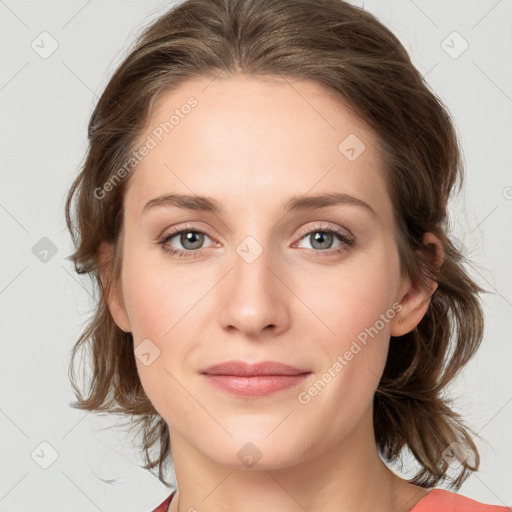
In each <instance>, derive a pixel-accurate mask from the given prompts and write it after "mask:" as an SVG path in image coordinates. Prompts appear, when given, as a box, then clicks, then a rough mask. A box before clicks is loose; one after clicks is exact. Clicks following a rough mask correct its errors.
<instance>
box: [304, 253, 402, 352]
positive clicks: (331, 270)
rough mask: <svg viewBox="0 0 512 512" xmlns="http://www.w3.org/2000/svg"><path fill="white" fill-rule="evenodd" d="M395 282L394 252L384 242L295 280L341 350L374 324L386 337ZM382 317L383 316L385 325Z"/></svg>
mask: <svg viewBox="0 0 512 512" xmlns="http://www.w3.org/2000/svg"><path fill="white" fill-rule="evenodd" d="M305 274H306V275H307V273H305ZM398 282H399V266H398V255H397V253H396V251H395V250H394V248H393V247H388V246H386V244H384V243H376V244H374V246H373V248H372V250H371V251H367V252H360V253H358V254H357V255H354V257H351V258H347V260H346V261H345V262H343V263H341V264H340V265H339V266H338V267H325V268H323V269H321V270H318V271H317V272H315V273H312V275H311V274H310V275H309V276H308V277H307V278H306V279H302V280H301V281H300V284H299V281H297V285H298V286H300V292H299V294H300V296H301V297H304V300H305V302H306V303H307V304H308V306H310V307H311V309H312V310H313V311H314V312H315V313H316V315H317V316H318V318H319V319H320V321H321V323H322V324H323V329H324V328H325V329H324V330H325V332H326V335H329V336H330V338H331V340H333V339H335V340H337V341H336V342H335V343H334V345H336V348H337V349H342V348H343V347H344V346H346V344H347V343H348V344H350V342H351V340H353V339H356V338H357V337H358V335H359V334H360V333H364V332H367V331H365V329H370V328H372V327H373V326H375V324H377V326H376V327H377V329H378V330H379V335H380V338H383V339H385V338H386V336H387V335H388V333H389V320H391V319H392V318H393V317H394V315H395V314H396V311H395V309H396V308H393V304H394V300H395V290H396V288H397V286H398ZM381 315H384V317H385V318H384V322H382V316H381ZM327 328H328V329H327ZM380 331H382V332H380ZM372 332H374V331H373V329H372ZM329 336H327V337H326V339H329ZM361 338H364V334H363V335H362V336H361ZM331 344H332V341H331Z"/></svg>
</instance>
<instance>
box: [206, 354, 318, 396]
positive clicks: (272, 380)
mask: <svg viewBox="0 0 512 512" xmlns="http://www.w3.org/2000/svg"><path fill="white" fill-rule="evenodd" d="M201 374H203V375H204V376H205V377H206V378H207V380H208V382H210V383H211V384H212V385H214V386H216V387H217V388H220V389H222V390H224V391H228V392H230V393H232V394H235V395H239V396H245V397H248V396H251V397H258V396H266V395H270V394H272V393H277V392H278V391H282V390H285V389H288V388H291V387H295V386H297V385H299V384H300V383H301V382H302V381H303V380H304V379H305V378H306V377H307V376H308V375H309V374H311V371H309V370H303V369H299V368H295V367H293V366H290V365H287V364H283V363H278V362H275V361H263V362H261V363H252V364H251V363H246V362H244V361H226V362H224V363H220V364H216V365H213V366H209V367H208V368H206V369H204V370H202V371H201Z"/></svg>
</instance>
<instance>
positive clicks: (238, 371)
mask: <svg viewBox="0 0 512 512" xmlns="http://www.w3.org/2000/svg"><path fill="white" fill-rule="evenodd" d="M201 373H205V374H207V375H231V376H238V377H255V376H269V375H280V376H283V375H284V376H288V375H301V374H303V373H310V370H303V369H299V368H295V367H294V366H290V365H288V364H284V363H278V362H277V361H262V362H260V363H246V362H245V361H238V360H231V361H225V362H223V363H219V364H215V365H213V366H209V367H208V368H205V369H203V370H201Z"/></svg>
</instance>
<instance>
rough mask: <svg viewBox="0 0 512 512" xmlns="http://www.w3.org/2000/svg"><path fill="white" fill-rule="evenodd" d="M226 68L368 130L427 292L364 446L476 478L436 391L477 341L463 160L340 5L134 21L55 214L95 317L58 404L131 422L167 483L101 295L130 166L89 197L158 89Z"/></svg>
mask: <svg viewBox="0 0 512 512" xmlns="http://www.w3.org/2000/svg"><path fill="white" fill-rule="evenodd" d="M237 73H245V74H248V75H250V76H253V77H255V78H256V77H263V76H276V77H281V78H286V79H296V80H313V81H315V82H316V83H318V84H321V85H323V86H324V88H325V89H326V90H327V91H329V92H332V93H333V95H334V96H335V97H336V98H339V100H340V101H342V102H343V103H344V104H345V105H347V106H348V107H349V108H350V109H352V110H353V111H354V112H355V113H356V115H358V116H359V117H360V118H361V119H362V120H364V121H365V122H366V123H367V125H368V126H369V127H371V128H372V130H373V131H374V132H375V134H376V135H377V138H378V143H379V145H380V149H381V155H382V165H383V171H384V172H383V177H384V179H385V181H386V187H387V190H388V193H389V195H390V198H391V200H392V203H393V206H394V212H393V213H394V219H395V223H396V244H397V247H398V251H399V256H400V268H401V272H402V274H403V275H407V276H409V277H410V278H411V280H412V281H413V282H414V283H418V284H419V285H420V286H422V287H423V288H424V289H428V280H429V279H434V280H435V281H437V283H438V289H437V290H436V293H435V295H434V296H433V297H432V298H431V303H430V305H429V308H428V311H427V313H426V314H425V316H424V317H423V319H422V320H421V322H420V323H419V324H418V325H417V326H416V327H415V328H414V329H413V330H412V331H411V332H409V333H407V334H405V335H403V336H400V337H399V338H394V337H391V341H390V348H389V354H388V359H387V362H386V366H385V369H384V373H383V376H382V379H381V381H380V383H379V385H378V388H377V391H376V393H375V396H374V429H375V436H376V442H377V446H378V449H379V452H380V453H381V456H383V457H384V458H385V459H386V460H387V461H389V462H393V461H395V460H397V459H398V458H399V457H400V455H401V453H402V450H403V449H404V448H408V449H409V450H410V451H411V452H412V454H413V455H414V457H415V458H416V460H417V461H418V463H419V466H420V470H419V471H418V473H417V474H416V475H415V476H414V477H413V478H412V479H411V480H409V482H410V483H413V484H415V485H419V486H422V487H432V486H435V485H436V484H438V483H439V482H442V481H444V480H447V479H448V469H449V465H448V463H447V462H446V460H445V459H444V458H443V452H444V451H445V450H446V449H447V448H448V447H449V446H450V445H451V444H452V443H454V442H459V443H463V444H464V445H465V446H466V447H467V449H468V457H467V459H465V460H463V461H460V462H461V469H460V472H459V473H458V475H457V476H456V477H454V478H453V479H452V481H451V482H450V486H451V487H452V488H456V489H458V488H459V487H460V486H461V485H462V483H463V482H464V481H465V479H466V478H467V477H468V476H469V474H470V472H471V471H476V470H477V469H478V467H479V454H478V450H477V448H476V446H475V444H474V442H473V440H472V435H471V434H472V431H471V430H470V429H469V428H468V427H467V426H466V425H464V423H463V421H462V419H461V418H460V416H459V415H458V414H457V413H456V412H454V411H453V410H452V409H451V408H450V406H449V404H448V403H447V401H446V399H445V398H444V397H443V392H444V390H445V388H446V387H447V385H448V384H449V383H450V382H452V381H453V379H454V378H455V377H456V376H457V374H458V373H459V372H460V370H461V369H462V368H463V367H464V365H465V364H466V363H467V362H468V361H469V360H470V359H471V358H472V357H473V356H474V354H475V353H476V351H477V349H478V347H479V345H480V342H481V339H482V336H483V312H482V309H481V305H480V299H479V296H478V294H479V293H481V292H483V291H485V290H483V289H481V288H480V287H479V286H477V285H476V284H475V282H473V281H472V279H471V278H470V276H468V274H467V273H466V272H465V270H464V267H463V263H464V261H465V259H464V256H463V255H462V254H461V253H460V252H459V251H458V250H457V248H456V247H454V245H453V244H452V243H451V242H450V239H449V237H448V235H447V225H446V223H447V211H446V208H447V203H448V199H449V197H450V194H451V193H453V192H454V190H455V188H456V186H457V185H458V187H459V189H460V187H461V186H462V181H463V168H462V164H461V151H460V148H459V143H458V139H457V136H456V132H455V129H454V126H453V123H452V120H451V117H450V115H449V113H448V111H447V109H446V108H445V107H444V105H443V104H442V102H441V101H440V100H439V99H438V98H437V96H436V95H435V94H434V93H433V92H432V91H431V90H430V88H429V87H428V84H427V83H426V82H425V81H424V79H423V77H422V76H421V74H420V73H419V72H418V70H417V69H416V68H415V67H414V66H413V64H412V62H411V60H410V58H409V56H408V54H407V52H406V50H405V49H404V47H403V46H402V44H401V43H400V42H399V40H398V39H397V37H396V36H395V35H393V34H392V33H391V32H390V31H389V30H388V29H387V28H386V27H385V26H384V25H383V24H381V23H380V22H379V21H378V20H377V19H376V18H375V17H374V16H373V15H371V14H370V13H368V12H366V11H364V10H363V9H362V8H359V7H355V6H353V5H350V4H348V3H346V2H343V1H342V0H315V1H312V0H187V1H185V2H182V3H181V4H179V5H177V6H175V7H173V8H172V9H170V10H169V11H167V12H166V13H165V14H164V15H162V16H161V17H160V18H158V19H157V20H156V21H155V22H154V23H152V24H151V25H150V26H149V27H147V28H146V29H145V30H144V31H143V33H142V34H141V35H140V37H139V38H138V39H137V41H136V42H135V44H134V45H133V47H132V48H131V49H130V52H129V54H128V56H127V57H126V58H125V60H124V61H123V62H122V63H121V64H120V66H119V67H118V68H117V70H116V71H115V73H114V74H113V76H112V78H111V80H110V81H109V83H108V85H107V86H106V88H105V90H104V92H103V94H102V95H101V97H100V99H99V101H98V103H97V105H96V107H95V109H94V112H93V113H92V116H91V118H90V122H89V127H88V137H89V147H88V152H87V155H86V159H85V162H84V164H83V166H82V169H81V171H80V173H79V175H78V176H77V177H76V179H75V180H74V182H73V184H72V186H71V188H70V190H69V192H68V196H67V199H66V205H65V210H66V222H67V226H68V229H69V231H70V233H71V236H72V238H73V242H74V245H75V248H76V250H75V252H74V253H73V254H72V255H71V256H70V257H69V258H68V259H70V260H71V261H73V263H74V265H75V268H76V271H77V272H78V273H79V274H83V273H86V274H89V275H90V276H91V278H92V279H93V282H94V283H95V284H96V285H97V286H98V289H99V292H100V296H99V300H98V304H97V307H96V309H95V312H94V316H93V317H92V319H91V321H90V322H89V324H88V325H87V328H86V329H85V330H84V331H83V333H82V334H81V336H80V338H79V339H78V341H77V342H76V344H75V345H74V347H73V350H72V355H71V363H70V373H69V375H70V380H71V383H72V385H73V388H74V390H75V394H76V397H77V401H76V402H73V403H72V406H73V407H76V408H79V409H84V410H88V411H107V412H111V413H120V414H125V415H131V416H133V417H134V421H135V425H136V426H137V427H138V429H139V433H140V434H141V437H142V443H141V444H142V450H143V452H144V455H145V461H146V465H145V466H144V467H145V468H146V469H150V470H152V469H154V468H155V467H156V466H158V478H159V479H160V480H161V481H162V482H163V483H164V484H166V485H169V484H168V483H167V482H166V481H165V478H164V473H165V469H166V466H167V465H168V462H169V460H171V459H172V453H171V446H170V442H169V430H168V426H167V424H166V423H165V421H164V420H163V418H162V417H160V415H159V414H158V413H157V411H156V410H155V409H154V407H153V405H152V404H151V402H150V400H149V399H148V397H147V396H146V394H145V393H144V389H143V387H142V385H141V382H140V379H139V376H138V373H137V367H136V363H135V356H134V347H133V337H132V335H131V333H126V332H124V331H122V330H121V329H120V328H119V327H118V326H117V325H116V324H115V322H114V320H113V318H112V316H111V314H110V311H109V308H108V305H107V302H106V297H107V296H108V293H109V291H110V289H111V287H112V286H113V285H114V283H115V282H116V280H117V279H118V278H119V276H120V275H121V267H122V246H123V240H122V233H123V198H124V195H125V191H126V187H127V184H128V182H129V180H130V176H131V175H132V174H133V171H132V172H131V173H130V174H129V175H128V176H127V177H126V178H124V179H122V180H121V181H120V182H119V183H117V184H116V186H115V187H113V189H112V190H111V191H109V193H108V194H105V197H103V198H102V199H98V197H96V196H95V190H97V189H98V188H101V187H103V185H104V184H105V183H106V182H107V181H108V180H109V179H111V178H112V176H114V175H115V173H116V172H117V171H118V170H119V169H120V168H121V167H122V166H123V165H124V164H125V162H126V161H127V160H128V159H129V157H130V154H131V152H132V151H133V149H134V147H135V145H136V143H137V140H138V138H139V137H140V136H141V134H142V133H144V129H145V127H146V126H147V123H148V122H149V120H150V117H151V114H152V112H153V111H154V109H155V107H156V106H157V105H158V102H159V101H160V100H161V99H162V98H164V97H165V95H166V93H168V92H169V91H171V90H173V89H175V88H177V87H179V86H180V85H181V84H184V83H185V82H187V81H188V80H190V79H193V78H196V77H208V76H209V77H212V78H214V77H216V76H218V75H219V74H224V75H225V76H228V77H229V76H232V75H234V74H237ZM73 214H74V216H75V218H76V223H74V219H73V218H72V217H73ZM426 232H432V233H434V234H435V235H436V236H437V237H438V238H439V239H440V240H441V242H442V245H443V250H444V261H443V263H442V265H441V267H440V268H439V269H436V268H433V266H432V263H431V259H430V258H428V257H427V256H428V255H427V254H426V253H425V257H423V256H418V252H417V251H418V250H420V251H425V250H426V249H425V248H424V247H423V245H422V235H423V234H424V233H426ZM102 243H107V244H109V246H110V247H111V248H112V251H111V253H110V259H109V260H107V264H106V265H105V268H104V269H100V268H99V258H98V256H99V249H100V245H101V244H102ZM100 270H101V271H100ZM82 349H86V350H87V351H88V354H89V356H90V358H91V362H92V368H93V372H92V375H91V378H90V381H89V386H88V391H87V393H86V396H84V395H82V393H81V391H80V389H79V388H78V386H77V385H76V376H75V364H76V361H75V359H76V358H77V356H78V354H79V352H80V351H81V350H82ZM473 434H474V433H473ZM158 443H159V446H158ZM155 446H156V447H157V452H158V453H157V454H156V456H155V457H153V456H152V454H151V451H152V449H153V448H154V447H155ZM471 459H473V460H474V461H475V462H474V464H471V463H470V461H471Z"/></svg>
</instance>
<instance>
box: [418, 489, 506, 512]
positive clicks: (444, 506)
mask: <svg viewBox="0 0 512 512" xmlns="http://www.w3.org/2000/svg"><path fill="white" fill-rule="evenodd" d="M511 511H512V508H510V507H501V506H498V505H485V504H484V503H480V502H479V501H475V500H472V499H470V498H467V497H466V496H462V495H461V494H457V493H455V492H451V491H446V490H445V489H431V490H430V492H429V493H428V494H427V495H426V496H424V497H423V498H422V499H421V500H420V501H418V503H416V505H414V507H412V508H411V509H410V510H409V512H511Z"/></svg>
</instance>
